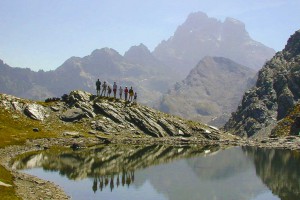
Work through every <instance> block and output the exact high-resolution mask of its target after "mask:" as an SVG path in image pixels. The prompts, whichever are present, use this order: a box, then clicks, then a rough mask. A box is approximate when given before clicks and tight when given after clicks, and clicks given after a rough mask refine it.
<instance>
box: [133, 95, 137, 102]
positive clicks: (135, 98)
mask: <svg viewBox="0 0 300 200" xmlns="http://www.w3.org/2000/svg"><path fill="white" fill-rule="evenodd" d="M136 101H137V93H136V92H135V93H134V97H133V102H135V103H136Z"/></svg>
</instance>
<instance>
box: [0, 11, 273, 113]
mask: <svg viewBox="0 0 300 200" xmlns="http://www.w3.org/2000/svg"><path fill="white" fill-rule="evenodd" d="M273 54H274V50H272V49H270V48H268V47H266V46H264V45H262V44H261V43H259V42H256V41H254V40H253V39H251V38H250V36H249V34H248V33H247V31H246V30H245V25H244V24H243V23H242V22H239V21H237V20H234V19H230V18H228V19H226V20H225V21H224V22H220V21H218V20H217V19H214V18H209V17H208V16H207V15H206V14H204V13H202V12H197V13H192V14H191V15H190V16H189V17H188V19H187V20H186V21H185V22H184V23H183V24H182V25H180V26H179V27H178V29H177V30H176V31H175V33H174V36H173V37H171V38H170V39H168V40H167V41H163V42H162V43H161V44H159V45H158V46H157V47H156V48H155V50H154V51H153V52H151V51H150V50H149V49H148V48H147V47H146V46H145V45H143V44H140V45H137V46H133V47H131V48H130V49H129V50H128V51H127V52H126V53H125V54H124V56H122V55H120V54H119V53H118V52H117V51H115V50H114V49H111V48H102V49H97V50H94V51H93V52H92V53H91V54H90V55H87V56H85V57H71V58H69V59H68V60H66V61H65V62H64V63H63V64H62V65H61V66H59V67H58V68H57V69H55V70H52V71H46V72H45V71H43V70H40V71H38V72H34V71H31V70H30V69H22V68H13V67H10V66H9V65H7V64H5V63H4V62H3V61H1V60H0V92H1V93H7V94H12V95H16V96H18V97H23V98H29V99H40V100H41V99H42V100H43V99H45V98H48V97H60V96H61V95H63V94H64V93H68V92H69V91H71V90H84V91H88V92H90V93H95V81H96V80H97V79H98V78H99V79H100V80H101V81H102V82H103V81H106V82H108V83H109V84H110V85H112V84H113V82H114V81H116V82H117V83H118V85H122V86H123V87H124V86H128V87H130V86H133V88H134V90H135V91H136V92H138V101H139V102H141V103H143V104H146V105H148V106H151V107H156V108H157V107H159V103H158V102H159V101H160V99H161V97H162V95H163V94H166V93H167V91H168V89H170V88H172V86H173V85H174V84H175V83H176V82H178V81H182V80H183V79H184V78H185V77H186V76H187V75H188V74H189V73H190V74H191V73H193V72H195V71H192V72H190V70H191V69H192V68H194V67H195V66H196V65H197V63H198V62H199V60H201V59H202V58H203V57H205V56H222V57H227V58H230V59H232V60H233V61H235V62H237V63H241V64H243V65H245V66H249V67H252V68H254V69H258V68H260V66H262V65H263V63H264V62H265V61H266V60H267V59H269V58H270V57H271V56H272V55H273ZM206 70H208V69H206ZM245 72H246V71H245ZM203 73H205V72H203ZM214 73H215V75H216V76H220V77H222V75H218V73H223V72H221V71H220V72H218V71H215V72H214ZM252 75H253V73H252V72H251V73H250V74H248V75H247V77H248V76H252ZM190 76H192V75H190ZM210 78H212V80H211V81H209V83H210V84H211V85H210V86H209V87H211V88H217V86H218V81H217V82H214V81H216V79H213V76H210ZM247 81H248V80H247V79H245V83H243V84H242V85H246V84H247ZM229 82H230V81H228V83H229ZM231 83H234V81H231ZM228 87H229V88H230V87H231V86H228ZM232 87H234V85H233V86H232ZM211 90H212V89H211ZM218 91H220V90H218ZM222 94H223V93H222ZM230 95H231V94H230V93H226V96H224V97H225V98H226V99H235V100H234V102H237V101H239V98H240V97H238V96H237V94H235V93H234V94H233V93H232V95H235V96H230ZM216 96H222V95H220V94H218V95H216ZM236 98H237V99H236ZM211 99H212V97H211ZM213 101H214V102H213V103H212V104H213V105H215V102H216V101H218V100H216V99H214V100H213ZM192 104H196V102H192ZM233 104H235V103H233ZM213 107H215V106H213ZM216 109H217V110H219V109H220V110H219V111H218V113H224V112H225V113H226V112H228V109H227V110H226V109H225V110H222V109H223V107H222V106H220V107H219V108H216ZM229 110H230V109H229ZM170 113H173V110H172V109H170ZM174 113H175V112H174ZM177 113H178V112H176V113H175V114H177ZM180 114H182V113H180Z"/></svg>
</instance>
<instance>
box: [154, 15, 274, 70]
mask: <svg viewBox="0 0 300 200" xmlns="http://www.w3.org/2000/svg"><path fill="white" fill-rule="evenodd" d="M153 54H154V55H155V56H156V57H157V58H158V59H160V60H162V61H164V62H165V63H167V65H168V66H172V67H173V70H174V69H176V70H178V71H179V72H183V75H186V74H188V72H189V71H190V70H191V69H192V68H193V67H194V66H196V64H197V63H198V62H199V60H200V59H202V58H203V57H205V56H218V57H225V58H229V59H231V60H233V61H235V62H237V63H240V64H242V65H244V66H247V67H250V68H252V69H255V70H259V69H261V67H262V66H263V64H264V63H265V61H266V60H267V59H270V58H271V57H272V56H273V55H274V54H275V51H274V50H273V49H271V48H268V47H266V46H265V45H263V44H261V43H259V42H257V41H254V40H253V39H252V38H251V37H250V36H249V34H248V32H247V31H246V29H245V24H243V23H242V22H240V21H238V20H236V19H233V18H226V19H225V21H224V22H221V21H219V20H217V19H215V18H210V17H208V16H207V15H206V14H205V13H202V12H196V13H192V14H190V15H189V16H188V18H187V20H186V21H185V22H184V23H183V24H182V25H181V26H179V27H178V28H177V30H176V31H175V33H174V36H172V37H170V38H169V39H168V40H166V41H163V42H161V43H160V44H159V45H158V46H157V47H156V48H155V50H154V52H153Z"/></svg>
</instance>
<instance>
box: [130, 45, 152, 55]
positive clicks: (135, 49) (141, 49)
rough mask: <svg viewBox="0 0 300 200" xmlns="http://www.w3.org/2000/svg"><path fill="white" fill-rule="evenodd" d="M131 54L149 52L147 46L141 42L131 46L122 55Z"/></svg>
mask: <svg viewBox="0 0 300 200" xmlns="http://www.w3.org/2000/svg"><path fill="white" fill-rule="evenodd" d="M132 54H144V55H145V54H147V55H148V54H151V52H150V50H149V49H148V47H146V46H145V45H144V44H143V43H141V44H140V45H138V46H132V47H130V49H129V50H128V51H126V52H125V54H124V57H129V56H131V55H132Z"/></svg>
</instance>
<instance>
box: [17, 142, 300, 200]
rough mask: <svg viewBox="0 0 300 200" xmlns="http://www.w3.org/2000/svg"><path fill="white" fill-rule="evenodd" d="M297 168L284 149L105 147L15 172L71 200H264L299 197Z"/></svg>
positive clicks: (55, 153)
mask: <svg viewBox="0 0 300 200" xmlns="http://www.w3.org/2000/svg"><path fill="white" fill-rule="evenodd" d="M299 164H300V154H299V152H295V151H286V150H275V149H272V150H267V149H259V148H250V147H243V148H241V147H234V148H229V149H226V150H221V149H219V147H218V146H213V147H208V146H205V147H199V146H177V147H171V146H161V145H152V146H129V145H127V146H125V145H123V146H120V145H101V146H96V147H92V148H89V149H82V150H79V151H72V150H69V149H67V150H57V149H56V150H47V151H42V152H37V153H35V154H30V155H27V156H26V155H24V156H22V157H21V158H20V159H19V160H16V161H15V162H14V163H13V168H15V169H22V170H24V172H26V173H29V174H33V175H35V176H38V177H40V178H43V179H46V180H50V181H53V182H55V183H57V184H58V185H60V186H61V187H62V188H64V190H65V191H66V193H67V194H68V195H70V196H71V197H72V199H101V198H102V199H175V200H176V199H178V200H179V199H209V200H210V199H222V200H223V199H230V200H234V199H247V200H248V199H249V200H263V199H264V200H265V199H299V197H300V194H299V191H300V188H299V180H300V172H298V170H297V167H298V166H299ZM58 172H59V174H58ZM66 177H67V178H66ZM279 197H280V198H279Z"/></svg>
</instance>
